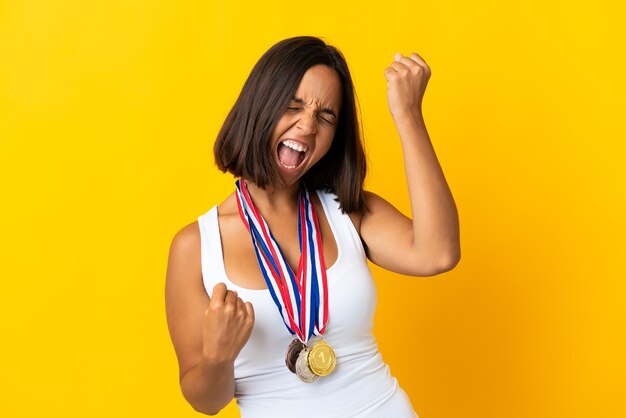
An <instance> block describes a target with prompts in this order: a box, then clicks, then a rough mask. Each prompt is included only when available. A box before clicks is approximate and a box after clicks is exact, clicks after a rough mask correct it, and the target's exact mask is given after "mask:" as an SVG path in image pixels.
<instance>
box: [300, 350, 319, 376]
mask: <svg viewBox="0 0 626 418" xmlns="http://www.w3.org/2000/svg"><path fill="white" fill-rule="evenodd" d="M308 355H309V350H308V349H306V348H305V349H304V350H302V351H300V355H299V356H298V360H297V361H296V375H297V376H298V377H299V378H300V380H302V381H303V382H304V383H313V382H315V381H316V380H317V379H318V378H319V375H317V374H315V373H313V371H312V370H311V368H310V367H309V361H308Z"/></svg>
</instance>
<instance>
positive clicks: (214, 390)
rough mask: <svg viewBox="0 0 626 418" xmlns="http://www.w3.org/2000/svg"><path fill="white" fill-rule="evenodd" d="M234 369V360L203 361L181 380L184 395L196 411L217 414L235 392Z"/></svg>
mask: <svg viewBox="0 0 626 418" xmlns="http://www.w3.org/2000/svg"><path fill="white" fill-rule="evenodd" d="M234 370H235V368H234V363H232V362H231V363H211V362H209V361H206V360H205V361H203V362H201V363H200V364H198V365H197V366H195V367H194V368H192V369H190V370H189V371H188V372H187V373H186V374H185V376H184V377H183V379H182V380H181V383H180V386H181V389H182V392H183V396H184V397H185V399H186V400H187V402H189V403H190V404H191V406H193V408H194V409H195V410H196V411H198V412H202V413H204V414H207V415H215V414H217V413H218V412H219V411H220V410H221V409H222V408H224V407H225V406H226V405H228V403H229V402H230V401H231V400H232V398H233V396H234V394H235V373H234Z"/></svg>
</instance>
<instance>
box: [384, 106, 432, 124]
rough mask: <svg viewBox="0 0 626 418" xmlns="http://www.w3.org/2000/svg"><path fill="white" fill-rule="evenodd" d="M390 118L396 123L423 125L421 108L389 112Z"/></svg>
mask: <svg viewBox="0 0 626 418" xmlns="http://www.w3.org/2000/svg"><path fill="white" fill-rule="evenodd" d="M391 117H392V118H393V120H394V121H395V122H396V123H407V122H408V123H423V122H424V116H423V114H422V109H421V108H414V109H413V108H412V109H402V110H397V111H395V112H391Z"/></svg>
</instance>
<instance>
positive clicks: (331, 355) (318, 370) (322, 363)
mask: <svg viewBox="0 0 626 418" xmlns="http://www.w3.org/2000/svg"><path fill="white" fill-rule="evenodd" d="M307 360H308V363H309V367H310V369H311V371H313V373H315V374H316V375H318V376H328V375H329V374H330V373H331V372H332V371H333V370H334V369H335V364H337V357H336V356H335V352H334V351H333V349H332V348H331V347H330V345H328V343H326V341H324V340H317V341H316V342H315V344H313V348H311V351H309V353H308V355H307Z"/></svg>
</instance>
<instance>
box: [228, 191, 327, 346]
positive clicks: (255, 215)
mask: <svg viewBox="0 0 626 418" xmlns="http://www.w3.org/2000/svg"><path fill="white" fill-rule="evenodd" d="M235 185H236V186H237V207H238V208H239V215H240V216H241V220H242V221H243V223H244V225H245V226H246V228H247V229H248V232H250V237H251V238H252V246H253V247H254V252H255V254H256V257H257V261H258V262H259V267H260V268H261V273H262V274H263V278H264V279H265V282H266V283H267V287H268V289H269V291H270V294H271V295H272V299H273V300H274V303H275V304H276V306H277V308H278V311H279V313H280V315H281V317H282V319H283V322H284V324H285V326H286V327H287V330H288V331H289V332H290V333H291V334H295V335H297V336H298V338H299V339H300V340H301V341H302V342H304V343H306V342H307V341H308V340H309V338H310V337H311V336H312V335H313V334H317V335H322V334H324V331H325V330H326V324H327V323H328V281H327V278H326V266H325V263H324V254H323V251H322V237H321V234H320V229H319V223H318V219H317V214H316V213H315V208H314V207H313V204H312V203H311V200H310V196H309V191H308V190H307V188H306V187H304V186H301V187H300V192H299V197H298V241H299V243H300V261H299V263H298V272H297V274H294V272H293V270H292V269H291V267H290V266H289V264H288V263H287V261H286V260H285V257H284V255H283V253H282V251H281V250H280V247H279V246H278V243H277V242H276V240H275V239H274V236H273V235H272V232H271V231H270V229H269V226H268V225H267V223H266V222H265V219H263V216H262V215H261V213H260V212H259V210H258V209H257V207H256V206H255V205H254V202H252V198H251V197H250V193H249V192H248V187H247V185H246V184H245V182H243V181H241V179H238V180H237V181H236V182H235Z"/></svg>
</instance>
